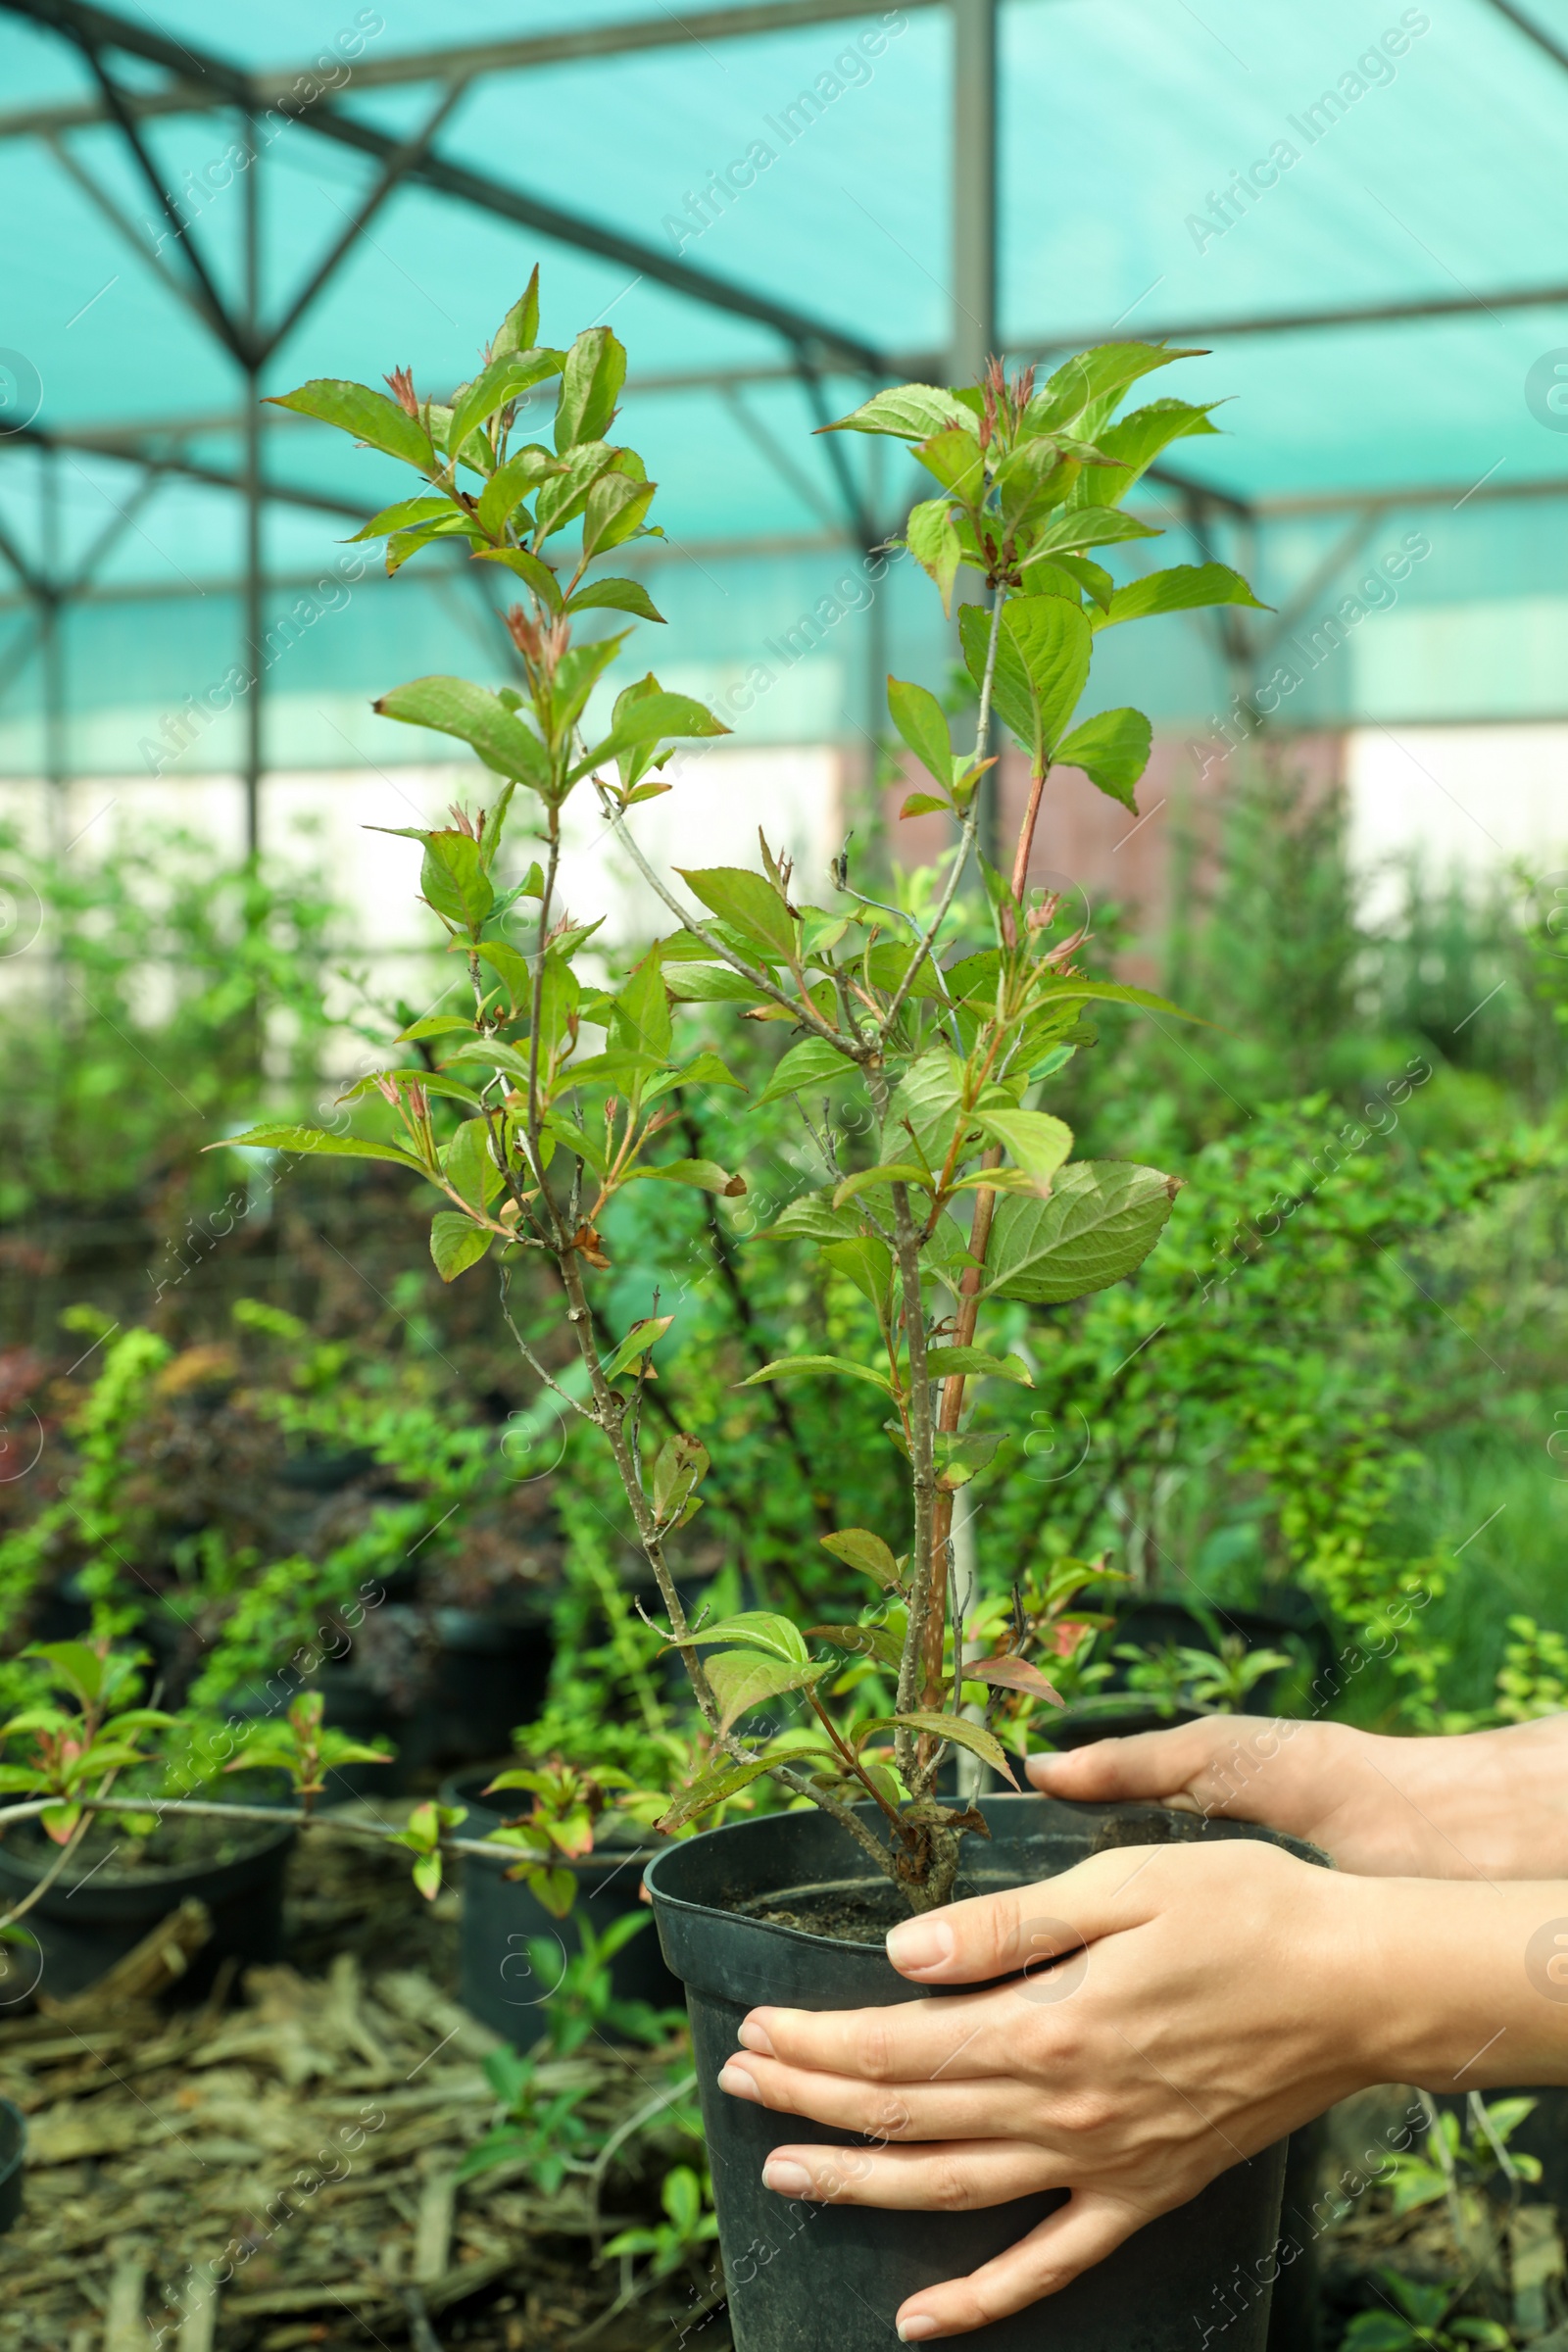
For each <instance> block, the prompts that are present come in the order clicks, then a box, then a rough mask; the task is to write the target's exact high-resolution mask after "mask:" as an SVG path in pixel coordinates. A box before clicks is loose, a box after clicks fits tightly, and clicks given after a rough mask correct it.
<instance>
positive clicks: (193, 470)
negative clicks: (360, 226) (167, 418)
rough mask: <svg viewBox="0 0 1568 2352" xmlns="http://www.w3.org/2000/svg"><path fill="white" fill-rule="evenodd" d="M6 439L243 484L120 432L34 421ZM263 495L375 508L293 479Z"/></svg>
mask: <svg viewBox="0 0 1568 2352" xmlns="http://www.w3.org/2000/svg"><path fill="white" fill-rule="evenodd" d="M232 421H233V429H234V430H235V431H237V432H241V433H242V432H243V430H244V421H243V419H242V418H239V417H235V418H234V419H233V420H232ZM156 429H167V428H156ZM148 437H149V439H152V438H155V431H150V432H149V435H148ZM7 439H8V440H10V441H13V442H24V443H30V444H31V445H32V446H33V447H34V448H35V449H75V450H79V451H80V452H81V454H82V455H83V456H84V457H92V458H108V459H109V460H110V461H111V462H112V463H113V464H114V465H117V466H150V467H151V468H152V469H153V470H154V471H155V472H158V473H173V474H178V476H179V477H180V479H181V480H182V481H187V482H204V483H205V484H206V485H207V487H208V488H209V489H210V490H233V491H236V492H241V493H242V492H243V491H244V488H245V482H244V477H243V475H236V474H232V473H224V472H222V471H221V468H220V467H218V466H203V465H200V464H198V463H197V461H196V460H195V459H193V458H187V457H184V456H182V455H181V454H180V453H179V452H178V451H177V450H168V449H156V448H153V449H133V448H128V447H127V446H126V445H125V440H124V438H123V436H122V435H121V434H120V433H118V432H116V433H107V432H106V433H97V432H90V431H69V430H68V431H64V432H62V431H60V430H59V429H58V428H57V427H55V426H53V425H50V426H47V427H46V426H43V425H38V424H26V425H19V426H18V427H16V429H15V430H14V431H12V432H11V433H9V434H8V435H7ZM262 496H263V498H264V499H267V500H269V501H270V502H271V503H272V504H273V505H276V506H285V507H307V508H310V509H311V510H312V511H313V512H315V513H316V514H319V515H346V516H347V517H348V519H349V520H350V521H351V522H368V521H369V519H370V516H371V515H372V514H373V513H374V512H375V510H374V508H373V507H372V506H368V505H367V504H366V502H365V501H364V500H363V499H361V500H359V501H355V500H352V499H346V498H334V497H333V496H332V495H331V494H330V492H327V491H324V490H307V489H304V488H302V487H300V486H299V485H298V484H297V483H290V482H275V481H264V482H263V484H262ZM5 552H6V550H5V543H4V538H3V535H0V553H5Z"/></svg>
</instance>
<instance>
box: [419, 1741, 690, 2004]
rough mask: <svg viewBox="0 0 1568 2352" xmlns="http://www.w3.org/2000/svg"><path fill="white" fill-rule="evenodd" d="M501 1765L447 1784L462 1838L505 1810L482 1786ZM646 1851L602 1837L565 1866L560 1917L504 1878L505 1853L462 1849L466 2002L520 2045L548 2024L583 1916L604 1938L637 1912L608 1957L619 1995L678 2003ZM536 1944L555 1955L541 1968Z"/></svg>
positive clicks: (487, 1827) (518, 1800)
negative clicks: (567, 1895) (640, 1922)
mask: <svg viewBox="0 0 1568 2352" xmlns="http://www.w3.org/2000/svg"><path fill="white" fill-rule="evenodd" d="M503 1769H504V1767H503V1766H502V1765H500V1764H492V1765H488V1766H486V1767H485V1768H484V1769H483V1770H481V1771H477V1772H465V1773H458V1774H455V1775H454V1777H453V1778H452V1779H451V1780H450V1781H448V1782H447V1783H446V1784H445V1786H444V1787H443V1789H442V1790H441V1802H442V1803H443V1804H444V1805H466V1807H467V1810H468V1818H467V1820H466V1822H465V1823H464V1824H463V1830H462V1835H463V1836H464V1837H466V1838H483V1837H485V1836H486V1835H487V1833H488V1832H489V1831H491V1830H493V1829H497V1828H499V1826H500V1825H501V1823H502V1822H503V1821H505V1820H507V1819H508V1818H509V1810H508V1807H509V1799H508V1798H507V1797H505V1796H500V1797H484V1796H481V1794H480V1790H481V1789H484V1788H485V1787H486V1786H487V1785H488V1784H489V1783H490V1782H491V1781H493V1780H494V1779H495V1776H496V1774H497V1773H498V1772H500V1771H502V1770H503ZM527 1803H528V1800H527V1798H526V1796H524V1795H520V1794H518V1795H515V1807H516V1809H518V1810H524V1811H525V1810H526V1808H527ZM652 1850H653V1849H652V1848H651V1847H650V1846H648V1845H647V1844H646V1843H644V1844H616V1843H613V1842H610V1841H608V1840H607V1841H605V1842H602V1843H600V1844H599V1845H597V1846H596V1847H595V1850H594V1851H593V1853H591V1854H588V1855H585V1856H584V1858H583V1860H582V1861H580V1862H576V1863H573V1864H571V1865H570V1868H571V1872H572V1875H573V1877H574V1878H575V1879H576V1881H577V1899H576V1901H575V1903H574V1904H573V1905H572V1908H571V1910H570V1911H569V1912H568V1913H567V1915H566V1917H565V1918H564V1919H557V1918H555V1917H554V1915H553V1914H552V1913H551V1912H549V1911H547V1910H546V1909H545V1907H544V1905H543V1903H541V1902H540V1901H539V1899H538V1897H537V1896H536V1895H533V1894H530V1892H529V1891H528V1888H527V1887H526V1886H525V1885H524V1884H523V1883H522V1881H521V1880H520V1879H509V1878H507V1877H505V1876H504V1869H505V1865H506V1862H507V1860H508V1857H507V1856H505V1855H503V1856H502V1858H501V1860H500V1861H498V1862H496V1863H489V1862H481V1861H480V1860H479V1859H478V1857H477V1856H476V1855H474V1854H465V1856H464V1858H463V1929H462V1939H461V1944H460V1957H459V1972H460V1973H459V1996H460V1998H461V1999H462V2002H463V2005H464V2007H465V2008H466V2009H467V2010H470V2011H471V2012H472V2014H473V2015H474V2016H475V2017H477V2018H480V2019H482V2021H483V2022H484V2024H485V2025H487V2026H490V2027H492V2028H493V2029H494V2031H495V2032H496V2033H497V2034H505V2035H506V2036H507V2039H508V2040H509V2041H511V2042H513V2043H515V2045H516V2046H517V2047H518V2048H519V2049H525V2048H526V2047H527V2046H528V2044H529V2043H530V2042H534V2041H537V2040H538V2039H539V2037H540V2036H541V2034H543V2033H544V2032H545V2030H546V2026H547V2024H548V2004H549V2001H550V1998H551V1995H552V1992H553V1990H554V1988H555V1987H556V1985H559V1983H560V1979H561V1968H562V1966H563V1964H564V1961H565V1960H566V1959H569V1958H571V1957H572V1956H573V1955H574V1954H576V1953H578V1952H580V1951H581V1949H582V1937H581V1935H580V1932H579V1931H580V1926H581V1922H582V1920H583V1919H584V1918H587V1919H588V1920H589V1921H590V1922H591V1924H592V1927H593V1931H594V1934H595V1935H596V1936H603V1935H604V1934H605V1932H606V1930H607V1929H609V1928H611V1927H612V1926H613V1924H614V1922H615V1921H616V1920H618V1919H624V1918H626V1917H627V1916H628V1915H640V1916H642V1917H643V1918H645V1919H646V1920H647V1923H648V1924H647V1926H646V1927H644V1928H643V1929H642V1930H641V1931H640V1932H639V1933H638V1934H637V1935H635V1936H632V1938H631V1940H630V1941H629V1942H628V1943H624V1944H622V1945H621V1947H620V1950H619V1951H618V1952H616V1953H615V1954H614V1956H613V1959H612V1960H611V1963H610V1981H611V1985H612V1987H613V1992H614V1996H615V1998H616V2000H618V2001H646V2002H648V2003H649V2004H650V2005H651V2006H652V2007H653V2008H655V2009H679V2008H680V2007H682V2006H683V2004H684V2002H685V1999H686V1988H685V1986H684V1985H682V1984H681V1983H680V1981H679V1979H678V1978H676V1977H674V1976H672V1975H671V1974H670V1971H669V1969H668V1967H667V1966H666V1965H665V1961H664V1956H663V1953H662V1951H661V1949H660V1945H659V1937H658V1935H657V1933H656V1931H655V1928H654V1922H653V1915H652V1913H651V1912H650V1911H649V1910H648V1907H647V1905H646V1904H645V1903H644V1902H643V1901H642V1896H641V1888H642V1880H643V1870H644V1867H645V1865H646V1864H647V1863H648V1861H649V1860H650V1858H651V1854H652ZM540 1942H542V1943H544V1944H545V1945H547V1946H548V1947H549V1952H550V1953H551V1954H553V1955H554V1957H553V1959H552V1960H551V1962H550V1966H549V1968H548V1969H547V1970H543V1971H541V1970H538V1969H536V1968H535V1966H534V1960H535V1956H536V1955H535V1954H533V1953H531V1952H530V1950H529V1946H530V1944H533V1943H540ZM611 2038H612V2039H613V2038H614V2036H613V2035H612V2036H611Z"/></svg>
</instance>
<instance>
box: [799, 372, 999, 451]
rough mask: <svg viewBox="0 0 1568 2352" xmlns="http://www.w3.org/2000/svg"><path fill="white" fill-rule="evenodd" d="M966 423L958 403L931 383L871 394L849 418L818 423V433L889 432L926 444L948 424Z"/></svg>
mask: <svg viewBox="0 0 1568 2352" xmlns="http://www.w3.org/2000/svg"><path fill="white" fill-rule="evenodd" d="M968 421H969V418H968V417H967V416H966V414H965V412H964V408H963V404H962V402H961V401H959V400H957V399H956V397H955V395H954V394H953V393H951V392H944V391H940V390H939V389H938V388H937V386H936V385H934V384H899V385H897V386H895V387H894V388H893V389H891V390H889V391H886V392H873V393H872V395H871V397H870V399H869V400H866V401H862V402H861V404H860V406H859V407H858V409H853V410H852V411H851V412H850V414H849V416H848V417H839V418H838V419H837V421H836V422H835V423H833V424H819V425H818V426H817V428H816V429H817V431H818V432H819V433H891V434H892V435H894V436H895V438H896V439H898V440H901V441H925V440H929V438H930V436H931V435H932V434H933V433H940V432H944V431H946V429H947V427H948V426H949V425H951V424H967V423H968Z"/></svg>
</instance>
